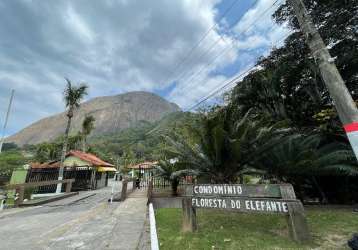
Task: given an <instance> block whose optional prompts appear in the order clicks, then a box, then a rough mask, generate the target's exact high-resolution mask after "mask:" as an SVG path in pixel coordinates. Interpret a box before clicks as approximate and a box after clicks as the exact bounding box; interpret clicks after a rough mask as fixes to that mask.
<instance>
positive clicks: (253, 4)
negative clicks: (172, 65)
mask: <svg viewBox="0 0 358 250" xmlns="http://www.w3.org/2000/svg"><path fill="white" fill-rule="evenodd" d="M257 2H258V0H255V1H254V2H253V3H252V5H251V6H250V7H249V9H251V8H252V7H253V6H255V5H256V3H257ZM241 18H242V16H240V17H238V18H237V19H236V20H235V21H234V23H237V22H239V21H240V20H241ZM219 36H220V37H219V38H218V39H217V40H216V41H215V42H214V43H213V44H212V45H211V46H210V47H209V48H208V49H207V50H205V51H204V52H203V53H202V54H201V55H200V56H199V57H198V58H197V59H201V58H202V57H204V56H205V55H206V54H208V53H209V52H210V51H211V50H212V49H213V48H215V47H216V45H218V44H219V42H220V40H223V41H224V42H226V40H224V38H223V37H222V36H221V35H220V34H219ZM185 73H186V72H182V73H181V74H180V75H179V77H178V78H177V79H176V81H180V80H181V79H183V78H184V77H185ZM194 74H195V72H193V73H192V74H191V75H194ZM189 77H191V76H189Z"/></svg>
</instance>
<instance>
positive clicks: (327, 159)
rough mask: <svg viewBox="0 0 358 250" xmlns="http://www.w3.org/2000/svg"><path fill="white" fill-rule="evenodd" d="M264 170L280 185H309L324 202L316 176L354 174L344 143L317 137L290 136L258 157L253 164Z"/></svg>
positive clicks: (356, 172)
mask: <svg viewBox="0 0 358 250" xmlns="http://www.w3.org/2000/svg"><path fill="white" fill-rule="evenodd" d="M253 166H254V167H255V168H258V169H261V170H264V171H265V172H266V174H265V176H266V178H269V179H275V180H278V181H279V182H283V183H292V184H293V185H295V187H296V188H297V189H298V190H302V187H303V186H304V185H307V184H308V185H312V186H313V187H315V188H316V189H317V191H318V193H319V194H320V195H321V200H322V202H327V197H326V195H325V194H324V191H323V190H322V188H321V187H320V185H319V183H318V182H317V177H318V176H329V175H334V176H347V175H348V176H349V175H353V176H354V175H358V166H357V165H356V163H355V158H354V154H353V152H352V150H351V149H350V148H349V146H348V145H347V144H344V143H339V142H328V143H327V142H326V141H325V138H324V136H322V135H321V134H317V133H314V134H311V135H304V134H299V133H298V134H293V135H289V136H287V137H285V138H283V140H282V143H280V144H279V145H277V146H275V147H272V148H271V149H270V150H268V151H266V152H264V153H262V154H260V155H258V156H257V157H256V159H255V161H254V163H253Z"/></svg>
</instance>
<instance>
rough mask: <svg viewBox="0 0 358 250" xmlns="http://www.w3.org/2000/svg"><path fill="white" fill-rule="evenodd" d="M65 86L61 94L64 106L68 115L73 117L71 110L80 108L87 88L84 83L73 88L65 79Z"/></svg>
mask: <svg viewBox="0 0 358 250" xmlns="http://www.w3.org/2000/svg"><path fill="white" fill-rule="evenodd" d="M66 82H67V85H66V88H65V90H64V93H63V97H64V100H65V105H66V107H67V108H69V111H70V112H69V113H68V115H73V113H72V112H73V110H74V109H75V108H78V107H79V106H80V103H81V101H82V99H83V98H84V96H85V95H87V89H88V86H87V85H86V84H84V83H81V84H79V85H78V86H73V85H72V83H71V81H70V80H68V79H66Z"/></svg>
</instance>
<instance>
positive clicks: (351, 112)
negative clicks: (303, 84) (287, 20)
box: [289, 0, 358, 159]
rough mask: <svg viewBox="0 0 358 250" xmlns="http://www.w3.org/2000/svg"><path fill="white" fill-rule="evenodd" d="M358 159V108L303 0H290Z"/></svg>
mask: <svg viewBox="0 0 358 250" xmlns="http://www.w3.org/2000/svg"><path fill="white" fill-rule="evenodd" d="M289 3H290V4H291V6H292V7H293V10H294V12H295V15H296V17H297V19H298V22H299V24H300V27H301V30H302V33H303V34H304V36H305V38H306V42H307V44H308V46H309V48H310V50H311V53H312V55H313V57H314V59H315V61H316V63H317V65H318V67H319V69H320V72H321V76H322V79H323V81H324V83H325V85H326V87H327V89H328V92H329V94H330V96H331V97H332V100H333V102H334V105H335V107H336V110H337V113H338V116H339V119H340V120H341V122H342V123H343V127H344V129H345V131H346V133H347V137H348V139H349V142H350V144H351V146H352V148H353V151H354V153H355V156H356V158H357V159H358V110H357V106H356V104H355V103H354V101H353V99H352V96H351V95H350V93H349V91H348V89H347V87H346V85H345V83H344V81H343V79H342V76H341V75H340V73H339V72H338V69H337V67H336V65H335V63H334V59H333V58H332V57H331V55H330V53H329V51H328V49H327V47H326V45H325V44H324V42H323V39H322V38H321V36H320V34H319V32H318V30H317V29H316V27H315V26H314V24H313V21H312V19H311V17H310V15H309V13H308V11H307V9H306V7H305V5H304V3H303V1H302V0H289Z"/></svg>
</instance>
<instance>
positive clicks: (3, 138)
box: [0, 90, 15, 153]
mask: <svg viewBox="0 0 358 250" xmlns="http://www.w3.org/2000/svg"><path fill="white" fill-rule="evenodd" d="M14 94H15V90H11V96H10V101H9V106H8V108H7V112H6V117H5V122H4V127H3V129H2V135H1V141H0V153H1V151H2V145H3V144H4V140H5V132H6V127H7V122H8V120H9V116H10V110H11V105H12V100H13V99H14Z"/></svg>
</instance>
